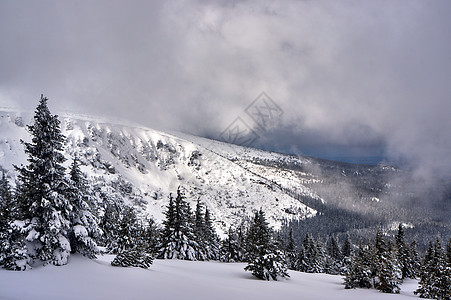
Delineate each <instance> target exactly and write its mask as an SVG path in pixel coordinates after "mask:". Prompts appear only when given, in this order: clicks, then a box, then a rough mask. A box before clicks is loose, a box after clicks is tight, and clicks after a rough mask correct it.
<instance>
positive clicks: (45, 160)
mask: <svg viewBox="0 0 451 300" xmlns="http://www.w3.org/2000/svg"><path fill="white" fill-rule="evenodd" d="M28 130H29V132H30V133H31V135H32V140H31V142H30V143H26V142H23V144H24V145H25V153H27V154H28V165H27V166H21V167H16V169H17V171H18V172H19V175H18V180H19V185H18V189H17V200H18V204H19V217H20V218H21V220H22V221H23V223H22V224H20V226H17V227H18V229H20V231H22V233H23V234H24V236H25V240H26V246H27V255H28V257H29V259H30V262H33V261H34V260H35V259H38V260H41V261H42V262H44V264H47V263H52V264H55V265H64V264H66V263H67V259H68V257H69V255H70V250H71V248H70V243H69V241H68V239H67V233H68V230H69V228H70V215H71V205H70V203H69V201H68V199H67V198H66V196H65V195H66V192H67V181H66V180H65V178H64V176H65V174H64V173H65V168H64V166H63V162H64V161H65V158H64V156H63V154H62V150H63V142H64V136H63V134H62V133H61V130H60V121H59V120H58V117H57V116H56V115H52V114H51V113H50V111H49V109H48V107H47V98H44V97H43V96H42V95H41V100H40V103H39V105H38V107H37V109H36V111H35V116H34V123H33V124H32V125H30V126H28ZM16 224H19V223H16ZM20 227H21V228H20Z"/></svg>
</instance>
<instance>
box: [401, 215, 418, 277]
mask: <svg viewBox="0 0 451 300" xmlns="http://www.w3.org/2000/svg"><path fill="white" fill-rule="evenodd" d="M404 239H405V238H404V228H403V226H402V224H401V223H400V224H399V226H398V233H397V234H396V256H397V259H398V263H399V267H400V268H401V272H402V279H404V278H415V267H414V263H413V259H412V257H411V252H410V249H409V247H408V246H407V244H406V242H405V240H404Z"/></svg>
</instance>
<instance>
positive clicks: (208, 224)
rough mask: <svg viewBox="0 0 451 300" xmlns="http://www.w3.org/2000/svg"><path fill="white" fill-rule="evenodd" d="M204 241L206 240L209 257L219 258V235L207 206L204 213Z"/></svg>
mask: <svg viewBox="0 0 451 300" xmlns="http://www.w3.org/2000/svg"><path fill="white" fill-rule="evenodd" d="M204 218H205V220H204V224H205V226H204V234H203V236H204V241H205V245H206V246H205V254H206V255H207V259H212V260H217V259H219V248H220V246H219V237H218V236H217V234H216V231H215V228H214V226H213V222H212V220H211V216H210V211H209V210H208V208H205V215H204Z"/></svg>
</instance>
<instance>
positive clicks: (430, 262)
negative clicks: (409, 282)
mask: <svg viewBox="0 0 451 300" xmlns="http://www.w3.org/2000/svg"><path fill="white" fill-rule="evenodd" d="M434 259H435V250H434V246H433V245H432V242H429V247H428V249H427V251H426V254H425V256H424V259H423V262H422V263H421V267H420V270H419V277H420V281H419V282H418V285H419V287H418V289H417V290H416V291H415V295H419V296H420V298H434V294H435V293H434V291H433V289H432V282H433V278H432V276H433V275H434V273H435V265H434Z"/></svg>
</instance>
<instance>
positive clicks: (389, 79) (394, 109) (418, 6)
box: [0, 0, 451, 175]
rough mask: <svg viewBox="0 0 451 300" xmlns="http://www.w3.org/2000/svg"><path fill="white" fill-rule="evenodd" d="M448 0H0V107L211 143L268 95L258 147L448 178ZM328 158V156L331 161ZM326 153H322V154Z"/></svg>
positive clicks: (450, 37)
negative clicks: (112, 121) (44, 101)
mask: <svg viewBox="0 0 451 300" xmlns="http://www.w3.org/2000/svg"><path fill="white" fill-rule="evenodd" d="M450 15H451V1H448V0H444V1H439V0H434V1H415V0H409V1H401V0H399V1H396V0H387V1H382V0H378V1H372V0H368V1H362V0H358V1H335V0H331V1H216V2H215V4H213V3H210V1H160V2H157V1H112V0H104V1H96V0H94V1H92V0H90V1H45V0H44V1H14V0H11V1H9V0H0V106H13V107H17V108H21V109H25V110H34V108H35V106H36V105H37V101H38V99H39V96H40V94H41V93H44V94H45V95H46V96H48V97H49V99H50V102H49V105H50V107H51V109H52V111H55V112H64V111H69V112H77V113H91V114H95V115H101V116H103V115H105V116H109V117H111V118H118V119H119V118H120V119H131V120H133V121H135V122H138V123H141V124H143V125H146V126H150V127H155V128H160V129H175V130H181V131H184V132H189V133H192V134H197V135H203V136H209V137H219V136H220V134H221V132H223V130H225V129H226V128H227V127H228V126H229V125H230V124H231V123H232V122H233V121H234V120H235V119H236V118H237V117H241V118H242V120H244V121H245V122H246V123H247V124H248V126H250V127H252V126H256V124H255V122H253V120H252V119H250V118H249V116H248V115H247V114H246V111H245V109H246V107H248V105H249V104H251V103H252V101H253V100H254V99H255V98H256V97H257V96H258V95H260V93H261V92H266V94H267V95H268V96H270V97H271V98H272V100H273V101H274V103H276V104H277V105H278V107H279V108H280V109H281V110H282V111H283V114H282V115H281V116H280V117H279V119H278V121H279V122H278V123H276V124H274V125H273V127H271V128H265V129H266V131H263V130H261V129H258V128H257V127H255V128H254V129H255V131H256V132H257V133H258V135H259V137H260V138H259V139H258V140H257V141H256V142H255V145H257V146H261V147H265V148H268V149H274V150H279V151H288V152H292V153H304V154H305V153H306V154H315V153H316V154H318V155H319V156H321V155H323V156H326V157H333V153H332V155H331V153H330V152H334V151H335V152H336V153H335V155H336V156H339V155H356V156H359V155H360V156H373V155H375V156H386V157H387V158H389V159H395V160H396V159H399V158H401V157H402V158H403V159H405V160H407V161H408V162H409V164H410V165H411V166H413V167H415V168H416V170H417V171H418V172H420V173H422V172H426V171H428V172H429V171H433V172H435V173H440V174H447V175H451V117H450V115H451V18H450V17H449V16H450ZM327 153H329V154H327ZM328 155H329V156H328Z"/></svg>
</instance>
